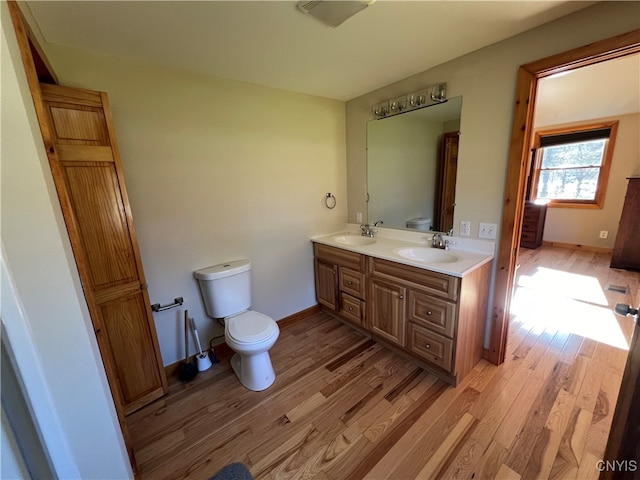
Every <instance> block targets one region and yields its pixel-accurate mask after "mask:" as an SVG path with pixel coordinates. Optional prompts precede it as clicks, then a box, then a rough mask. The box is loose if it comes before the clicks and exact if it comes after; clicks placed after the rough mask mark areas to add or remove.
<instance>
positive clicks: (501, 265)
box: [487, 29, 640, 365]
mask: <svg viewBox="0 0 640 480" xmlns="http://www.w3.org/2000/svg"><path fill="white" fill-rule="evenodd" d="M639 52H640V29H638V30H633V31H631V32H628V33H625V34H622V35H618V36H615V37H611V38H608V39H605V40H601V41H598V42H594V43H590V44H588V45H585V46H582V47H579V48H575V49H572V50H569V51H566V52H563V53H559V54H556V55H552V56H550V57H546V58H543V59H540V60H536V61H534V62H530V63H527V64H524V65H521V66H520V68H519V69H518V78H517V84H516V98H515V111H514V116H513V124H512V128H511V143H510V145H511V146H510V149H509V162H508V167H507V180H506V188H505V195H504V204H503V211H502V224H501V225H502V227H501V229H500V243H499V248H498V254H497V257H496V261H497V270H496V280H495V289H494V297H493V310H492V314H491V336H490V340H489V350H488V352H487V358H488V360H489V361H491V362H492V363H494V364H496V365H500V364H501V363H503V362H504V359H505V356H506V345H507V337H508V333H509V321H510V313H509V311H510V303H511V297H512V295H513V290H514V280H515V273H516V265H517V261H518V249H519V241H520V234H521V232H522V216H523V211H524V198H525V190H526V183H527V174H528V171H529V162H530V157H531V155H530V146H531V141H532V136H533V114H534V112H535V107H536V94H537V88H538V81H539V80H540V79H542V78H545V77H549V76H551V75H555V74H558V73H561V72H568V71H571V70H574V69H576V68H580V67H586V66H588V65H594V64H596V63H600V62H604V61H606V60H612V59H615V58H620V57H624V56H626V55H632V54H634V53H639Z"/></svg>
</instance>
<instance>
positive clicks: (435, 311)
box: [407, 290, 456, 337]
mask: <svg viewBox="0 0 640 480" xmlns="http://www.w3.org/2000/svg"><path fill="white" fill-rule="evenodd" d="M407 319H408V320H410V321H412V322H415V323H417V324H419V325H420V326H422V327H426V328H428V329H429V330H432V331H434V332H436V333H439V334H441V335H446V336H447V337H453V331H454V328H455V319H456V305H455V304H454V303H450V302H447V301H445V300H442V299H440V298H435V297H432V296H430V295H426V294H424V293H420V292H414V291H413V290H410V291H409V308H408V309H407Z"/></svg>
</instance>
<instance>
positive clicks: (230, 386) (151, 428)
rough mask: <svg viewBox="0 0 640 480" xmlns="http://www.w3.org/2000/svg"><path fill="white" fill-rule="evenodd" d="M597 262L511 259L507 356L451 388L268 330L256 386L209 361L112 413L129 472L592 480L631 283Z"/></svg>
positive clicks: (616, 374)
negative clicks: (124, 412)
mask: <svg viewBox="0 0 640 480" xmlns="http://www.w3.org/2000/svg"><path fill="white" fill-rule="evenodd" d="M609 259H610V256H609V255H606V254H600V253H590V252H581V251H574V250H566V249H560V248H554V247H543V248H540V249H538V250H524V249H523V250H522V252H521V257H520V261H521V266H520V268H519V272H518V283H519V285H521V286H519V287H518V291H517V292H516V295H515V296H514V312H515V313H514V315H513V320H512V323H511V331H510V335H509V346H508V355H507V361H506V362H505V363H504V364H503V365H501V366H494V365H491V364H489V363H487V362H485V361H482V362H480V363H479V364H478V365H477V366H476V368H475V369H474V370H473V372H472V373H471V374H469V376H468V377H467V378H466V379H465V380H464V381H463V382H462V384H461V385H459V386H458V387H457V388H453V387H450V386H449V385H447V384H446V383H444V382H442V381H440V380H438V379H437V378H435V377H434V376H433V375H430V374H427V373H426V372H424V371H423V370H421V369H420V368H417V367H416V366H415V365H413V364H412V363H411V362H408V361H406V360H404V359H402V358H400V357H398V356H397V355H394V354H393V353H391V352H389V351H388V350H386V349H384V348H382V347H380V346H378V345H377V344H375V343H374V342H371V341H370V340H368V339H366V338H363V337H362V336H360V335H359V334H358V333H356V332H354V331H353V330H352V329H350V328H349V327H348V326H346V325H344V324H342V323H341V322H340V321H338V320H335V319H333V318H331V317H329V316H327V315H325V314H323V313H318V314H315V315H313V316H310V317H309V318H306V319H304V320H302V321H300V322H298V323H295V324H293V325H291V326H289V327H287V328H286V329H284V330H283V331H282V332H281V336H280V338H279V340H278V342H277V343H276V345H275V346H274V347H273V349H272V350H271V356H272V360H273V363H274V366H275V369H276V372H277V375H278V377H277V379H276V382H275V384H274V385H273V386H272V387H271V388H269V389H268V390H266V391H264V392H251V391H248V390H246V389H244V388H243V387H242V386H241V385H240V384H239V382H238V380H237V378H236V377H235V375H234V374H233V372H232V371H231V368H230V366H229V355H227V354H224V352H220V354H221V356H222V357H223V358H222V359H221V363H220V364H219V365H217V366H214V367H213V368H212V369H210V370H209V371H207V372H201V373H200V374H199V375H198V377H196V379H195V380H194V381H192V382H191V383H187V384H183V383H181V382H180V381H179V380H177V379H172V380H171V381H170V393H169V394H168V395H167V396H166V397H164V398H162V399H160V400H157V401H155V402H154V403H153V404H151V405H149V406H148V407H145V408H144V409H142V410H140V411H138V412H136V413H134V414H132V415H130V416H129V417H128V424H129V428H130V430H131V435H132V438H133V440H134V444H135V451H136V458H137V461H138V466H139V468H140V477H141V479H142V480H147V479H154V480H155V479H178V478H185V479H208V478H209V477H211V476H212V475H213V474H214V473H215V472H217V471H218V470H219V469H220V468H221V467H223V466H224V465H226V464H228V463H230V462H235V461H239V462H244V463H245V464H246V465H247V466H248V468H249V469H250V470H251V472H252V474H253V475H254V477H255V478H256V479H298V478H317V479H336V480H341V479H375V480H378V479H380V480H382V479H414V478H419V479H428V478H444V479H450V478H469V479H471V478H473V479H492V478H500V479H542V478H553V479H555V478H563V479H565V478H577V479H590V478H593V479H595V478H597V477H598V473H599V472H598V471H597V469H596V462H597V460H599V459H601V458H602V455H603V453H604V449H605V446H606V441H607V436H608V432H609V428H610V425H611V419H612V415H613V410H614V407H615V403H616V399H617V394H618V390H619V386H620V381H621V376H622V371H623V368H624V362H625V360H626V353H627V352H626V349H625V348H626V347H624V345H625V342H626V344H628V341H629V338H630V333H631V331H632V328H633V322H632V320H631V319H630V318H627V319H624V318H620V317H618V318H616V317H615V316H613V315H612V314H611V313H610V312H611V308H612V307H613V305H614V304H615V303H616V302H625V303H631V304H633V305H635V306H637V304H638V301H639V296H638V291H639V288H640V286H639V282H638V280H639V277H640V274H639V273H634V272H628V271H624V270H614V269H610V268H609V267H608V265H609ZM563 272H564V273H563ZM567 272H570V273H567ZM554 274H555V275H556V277H557V278H559V280H558V281H559V282H560V283H559V284H553V281H554V280H552V279H553V278H554ZM608 284H614V285H624V286H625V287H627V288H629V290H630V293H629V294H622V293H616V292H605V291H604V288H605V287H606V285H608ZM561 287H563V288H561ZM564 287H566V288H564ZM562 292H564V293H562ZM567 297H577V298H578V299H577V300H575V301H572V300H570V299H569V298H567ZM545 307H548V308H545ZM572 317H576V318H572ZM585 325H586V326H592V327H593V328H594V329H596V330H597V328H601V329H602V328H604V330H600V331H597V333H595V334H591V333H589V332H588V331H586V330H585ZM573 327H576V328H575V329H576V330H577V331H578V332H579V333H574V332H572V331H571V328H573ZM603 332H604V333H603ZM592 337H595V338H592ZM599 340H606V341H608V342H609V343H612V344H613V345H610V344H608V343H605V342H604V341H599ZM620 347H623V348H620Z"/></svg>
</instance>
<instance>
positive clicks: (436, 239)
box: [431, 233, 448, 249]
mask: <svg viewBox="0 0 640 480" xmlns="http://www.w3.org/2000/svg"><path fill="white" fill-rule="evenodd" d="M447 243H448V242H447ZM431 246H432V247H433V248H442V249H444V248H445V246H447V244H446V243H445V241H444V240H443V238H442V234H441V233H434V234H433V238H432V239H431Z"/></svg>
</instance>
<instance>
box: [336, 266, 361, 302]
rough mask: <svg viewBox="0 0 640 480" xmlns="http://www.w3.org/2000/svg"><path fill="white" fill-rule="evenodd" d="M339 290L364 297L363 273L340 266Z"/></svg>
mask: <svg viewBox="0 0 640 480" xmlns="http://www.w3.org/2000/svg"><path fill="white" fill-rule="evenodd" d="M340 290H342V291H343V292H347V293H348V294H350V295H353V296H354V297H358V298H360V299H364V274H363V273H360V272H356V271H355V270H350V269H348V268H341V269H340Z"/></svg>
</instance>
